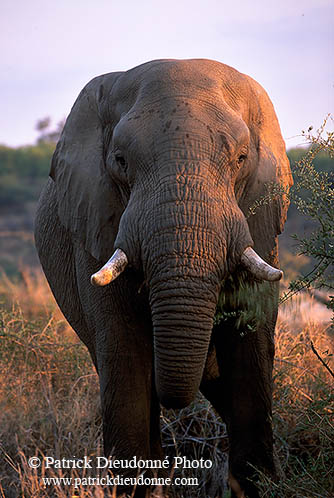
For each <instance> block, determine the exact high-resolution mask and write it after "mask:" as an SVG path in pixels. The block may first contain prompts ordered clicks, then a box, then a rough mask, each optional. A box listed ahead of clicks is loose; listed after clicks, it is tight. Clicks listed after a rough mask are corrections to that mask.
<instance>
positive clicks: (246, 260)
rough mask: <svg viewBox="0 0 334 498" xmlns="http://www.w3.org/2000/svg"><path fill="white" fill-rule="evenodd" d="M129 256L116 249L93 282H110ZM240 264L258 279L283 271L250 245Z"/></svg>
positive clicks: (275, 277)
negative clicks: (268, 261) (264, 258)
mask: <svg viewBox="0 0 334 498" xmlns="http://www.w3.org/2000/svg"><path fill="white" fill-rule="evenodd" d="M127 265H128V258H127V256H126V254H125V252H124V251H122V249H116V251H115V252H114V254H113V255H112V256H111V258H110V259H109V260H108V261H107V263H106V264H105V265H104V266H103V267H102V268H101V269H100V270H99V271H98V272H96V273H94V274H93V275H92V276H91V283H92V285H95V286H97V287H103V286H105V285H108V284H110V283H111V282H113V281H114V280H116V278H117V277H118V276H119V275H120V274H121V273H122V272H123V271H124V270H125V268H126V267H127ZM240 266H241V267H243V268H245V269H246V270H247V271H248V272H249V273H250V274H251V275H252V276H253V277H254V278H255V279H256V280H260V281H261V280H265V281H268V282H276V281H278V280H281V278H282V276H283V272H282V271H281V270H279V269H277V268H274V267H273V266H271V265H269V264H268V263H266V262H265V261H264V260H263V259H262V258H261V257H260V256H259V255H258V254H257V253H256V252H255V251H254V249H252V248H251V247H250V246H248V247H246V249H245V250H244V251H243V253H242V255H241V258H240Z"/></svg>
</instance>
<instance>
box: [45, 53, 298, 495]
mask: <svg viewBox="0 0 334 498" xmlns="http://www.w3.org/2000/svg"><path fill="white" fill-rule="evenodd" d="M270 182H273V183H275V184H279V185H281V186H282V188H284V189H287V188H288V187H289V185H290V184H291V174H290V169H289V163H288V160H287V157H286V154H285V146H284V142H283V139H282V136H281V132H280V128H279V124H278V121H277V118H276V115H275V112H274V109H273V106H272V104H271V102H270V100H269V98H268V96H267V94H266V92H265V91H264V90H263V89H262V87H261V86H260V85H259V84H258V83H256V82H255V81H254V80H253V79H251V78H250V77H248V76H246V75H244V74H241V73H239V72H238V71H236V70H235V69H233V68H231V67H229V66H226V65H224V64H221V63H219V62H215V61H210V60H202V59H195V60H157V61H152V62H148V63H146V64H142V65H140V66H138V67H135V68H134V69H131V70H129V71H126V72H115V73H109V74H105V75H102V76H98V77H96V78H94V79H93V80H92V81H90V82H89V83H88V84H87V85H86V86H85V87H84V89H83V90H82V91H81V93H80V95H79V97H78V98H77V100H76V102H75V104H74V106H73V108H72V110H71V112H70V115H69V117H68V118H67V121H66V124H65V127H64V130H63V133H62V135H61V138H60V140H59V142H58V144H57V148H56V150H55V153H54V156H53V159H52V165H51V171H50V178H49V180H48V183H47V185H46V187H45V189H44V191H43V193H42V195H41V198H40V202H39V207H38V211H37V218H36V245H37V249H38V252H39V256H40V260H41V263H42V266H43V269H44V272H45V274H46V277H47V279H48V281H49V284H50V286H51V289H52V292H53V293H54V295H55V298H56V300H57V302H58V304H59V306H60V308H61V309H62V311H63V313H64V315H65V317H66V318H67V320H68V321H69V323H70V324H71V325H72V327H73V328H74V330H75V331H76V332H77V334H78V335H79V337H80V339H81V340H82V341H83V342H84V343H85V344H86V346H87V348H88V349H89V352H90V354H91V357H92V360H93V362H94V365H95V367H96V369H97V372H98V375H99V381H100V392H101V406H102V415H103V434H104V449H105V453H106V454H107V455H108V454H110V452H111V451H112V453H113V455H115V456H116V457H118V458H122V459H130V458H132V457H133V456H134V455H136V456H137V457H141V458H143V459H163V458H164V453H163V450H162V446H161V438H160V427H159V415H160V404H162V405H163V406H165V407H167V408H170V407H173V408H182V407H185V406H187V405H188V404H189V403H190V402H191V401H192V400H193V399H194V397H195V396H196V394H197V392H198V390H201V392H202V393H203V394H204V395H205V397H206V398H207V399H208V400H209V401H210V402H211V403H212V405H213V407H214V408H215V409H216V410H217V411H218V413H219V414H220V415H221V417H222V419H223V420H224V421H225V422H226V424H227V429H228V434H229V440H230V453H229V462H230V463H229V465H230V481H231V486H232V490H233V493H234V496H248V497H256V496H258V491H257V489H256V485H255V483H254V482H252V480H253V474H254V467H256V468H259V469H261V470H262V471H264V472H266V473H267V474H269V475H271V476H273V477H275V466H274V462H273V436H272V427H271V396H272V394H271V393H272V366H273V356H274V328H275V322H276V315H277V301H278V280H279V279H280V278H281V275H282V272H281V271H280V270H278V269H277V265H278V256H277V235H278V234H279V233H280V232H281V231H282V227H283V224H284V221H285V218H286V212H287V207H288V203H287V201H286V199H285V198H284V196H277V197H275V198H273V199H272V200H271V202H268V203H267V202H262V203H260V204H261V205H260V207H259V209H257V211H256V212H255V214H254V215H249V208H250V207H251V206H252V205H253V204H254V202H255V201H256V200H258V199H259V198H261V197H262V196H264V195H265V194H266V192H267V186H266V185H267V184H268V183H270ZM114 251H116V252H115V254H114V255H113V256H112V254H113V252H114ZM111 256H112V257H111ZM106 262H107V263H106ZM105 263H106V265H105V266H103V268H101V266H102V265H103V264H105ZM92 275H93V276H92ZM91 276H92V279H91ZM116 277H117V279H116ZM92 284H94V285H92ZM218 303H219V306H220V310H221V311H222V314H223V317H224V318H223V319H221V320H215V321H214V318H215V313H216V310H217V305H218ZM254 310H256V312H255V311H254ZM222 314H221V315H222ZM246 331H248V332H247V333H246ZM138 490H139V491H138V493H139V494H140V493H144V494H145V493H147V491H143V490H142V489H141V488H138Z"/></svg>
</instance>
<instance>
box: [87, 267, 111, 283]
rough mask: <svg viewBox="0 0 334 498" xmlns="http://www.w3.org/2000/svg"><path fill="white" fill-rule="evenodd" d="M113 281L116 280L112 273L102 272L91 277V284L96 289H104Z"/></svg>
mask: <svg viewBox="0 0 334 498" xmlns="http://www.w3.org/2000/svg"><path fill="white" fill-rule="evenodd" d="M112 280H114V278H113V275H112V272H111V271H102V270H100V271H98V272H97V273H94V274H93V275H92V276H91V277H90V283H91V284H92V285H94V287H104V286H105V285H108V284H110V282H112Z"/></svg>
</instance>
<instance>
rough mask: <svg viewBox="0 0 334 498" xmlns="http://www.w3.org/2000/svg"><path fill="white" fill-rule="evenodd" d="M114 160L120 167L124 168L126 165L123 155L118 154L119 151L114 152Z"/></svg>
mask: <svg viewBox="0 0 334 498" xmlns="http://www.w3.org/2000/svg"><path fill="white" fill-rule="evenodd" d="M115 161H116V162H117V164H119V165H120V166H122V168H124V167H125V166H126V161H125V159H124V157H123V156H122V154H120V153H119V152H116V153H115Z"/></svg>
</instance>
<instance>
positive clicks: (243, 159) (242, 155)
mask: <svg viewBox="0 0 334 498" xmlns="http://www.w3.org/2000/svg"><path fill="white" fill-rule="evenodd" d="M246 159H247V156H246V154H241V155H240V156H239V157H238V161H237V162H238V164H242V163H243V162H245V161H246Z"/></svg>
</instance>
